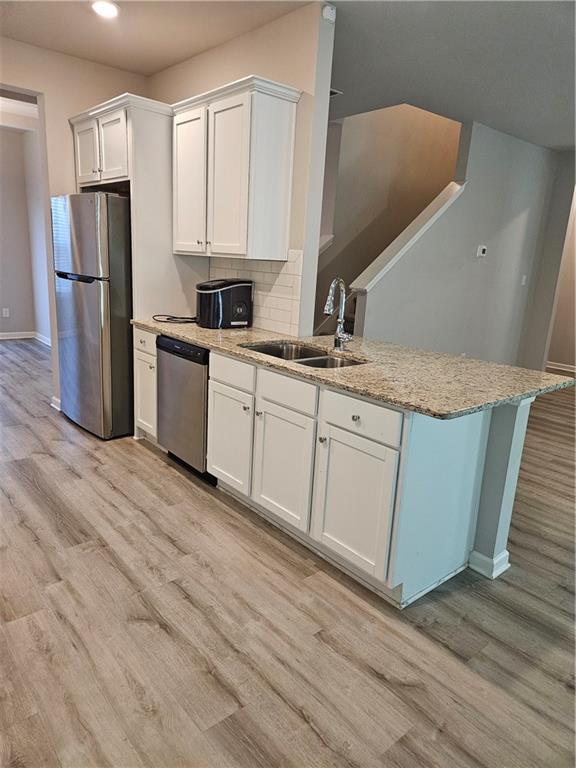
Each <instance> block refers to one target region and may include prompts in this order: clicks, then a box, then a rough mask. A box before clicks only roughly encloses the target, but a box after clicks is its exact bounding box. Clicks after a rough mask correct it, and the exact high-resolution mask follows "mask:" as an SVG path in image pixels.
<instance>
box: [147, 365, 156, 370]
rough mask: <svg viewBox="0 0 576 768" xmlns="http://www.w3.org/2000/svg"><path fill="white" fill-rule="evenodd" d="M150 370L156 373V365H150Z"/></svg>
mask: <svg viewBox="0 0 576 768" xmlns="http://www.w3.org/2000/svg"><path fill="white" fill-rule="evenodd" d="M148 368H149V369H150V370H151V371H155V370H156V366H155V365H150V364H149V365H148Z"/></svg>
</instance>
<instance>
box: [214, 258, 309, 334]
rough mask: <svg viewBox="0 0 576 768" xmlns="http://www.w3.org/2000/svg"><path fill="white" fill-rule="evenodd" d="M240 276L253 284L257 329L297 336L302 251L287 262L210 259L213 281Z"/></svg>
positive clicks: (254, 322)
mask: <svg viewBox="0 0 576 768" xmlns="http://www.w3.org/2000/svg"><path fill="white" fill-rule="evenodd" d="M226 277H240V278H243V279H245V280H253V281H254V318H253V325H254V327H255V328H262V329H263V330H265V331H276V332H277V333H285V334H287V335H290V336H297V335H298V321H299V318H300V281H301V279H302V251H288V261H247V260H246V259H229V258H216V257H212V258H211V259H210V279H216V278H226Z"/></svg>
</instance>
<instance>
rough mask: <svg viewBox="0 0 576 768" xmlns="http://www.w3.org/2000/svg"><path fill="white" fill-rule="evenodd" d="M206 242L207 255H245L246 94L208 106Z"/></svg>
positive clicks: (247, 96)
mask: <svg viewBox="0 0 576 768" xmlns="http://www.w3.org/2000/svg"><path fill="white" fill-rule="evenodd" d="M208 109H209V118H208V120H209V140H208V243H209V251H210V253H211V254H215V255H217V254H234V255H236V256H245V255H246V241H247V228H248V176H249V170H250V94H249V93H243V94H239V95H235V96H231V97H229V98H226V99H219V100H218V101H215V102H213V103H212V104H210V106H209V108H208Z"/></svg>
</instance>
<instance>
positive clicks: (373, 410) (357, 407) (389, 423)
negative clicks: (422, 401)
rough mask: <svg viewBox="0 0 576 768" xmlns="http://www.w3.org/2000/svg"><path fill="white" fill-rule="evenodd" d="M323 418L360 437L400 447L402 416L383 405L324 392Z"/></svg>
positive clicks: (337, 393)
mask: <svg viewBox="0 0 576 768" xmlns="http://www.w3.org/2000/svg"><path fill="white" fill-rule="evenodd" d="M322 418H323V420H324V421H327V422H329V423H330V424H334V425H335V426H337V427H342V428H343V429H347V430H349V431H350V432H354V433H355V434H358V435H361V436H362V437H368V438H370V439H371V440H378V442H379V443H387V444H388V445H391V446H393V447H394V448H399V447H400V440H401V438H402V414H401V413H400V412H399V411H393V410H392V409H391V408H386V407H385V406H383V405H377V404H376V403H367V402H366V401H365V400H360V399H358V398H357V397H350V396H349V395H342V394H340V392H331V391H330V390H327V391H325V392H323V393H322Z"/></svg>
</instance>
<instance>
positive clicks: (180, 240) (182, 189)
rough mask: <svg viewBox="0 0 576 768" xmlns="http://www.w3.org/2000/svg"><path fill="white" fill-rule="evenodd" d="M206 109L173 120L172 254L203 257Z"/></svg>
mask: <svg viewBox="0 0 576 768" xmlns="http://www.w3.org/2000/svg"><path fill="white" fill-rule="evenodd" d="M206 118H207V109H206V107H198V108H197V109H191V110H188V111H186V112H181V113H180V114H178V115H176V117H175V118H174V146H173V156H174V165H173V176H174V196H173V199H174V250H175V251H183V252H185V253H206V170H207V169H206V154H207V135H206V123H207V119H206Z"/></svg>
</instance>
